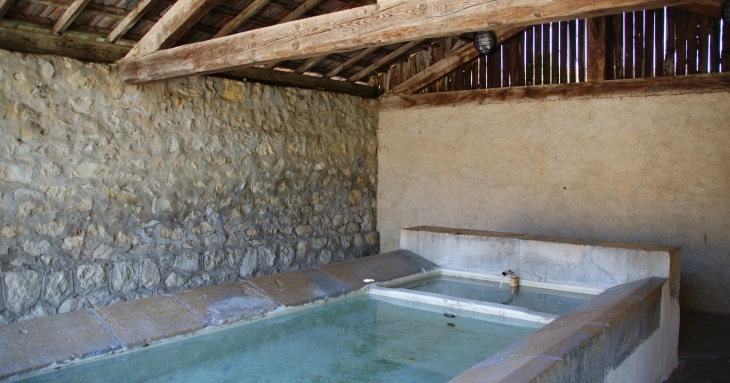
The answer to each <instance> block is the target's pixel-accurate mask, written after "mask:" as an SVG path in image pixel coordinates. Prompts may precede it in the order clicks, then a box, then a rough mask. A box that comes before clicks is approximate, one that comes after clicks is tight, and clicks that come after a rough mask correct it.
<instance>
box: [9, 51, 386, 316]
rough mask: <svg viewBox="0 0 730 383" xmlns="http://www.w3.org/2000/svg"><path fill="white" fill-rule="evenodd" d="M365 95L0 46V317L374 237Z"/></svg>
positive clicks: (373, 242) (266, 268) (293, 261)
mask: <svg viewBox="0 0 730 383" xmlns="http://www.w3.org/2000/svg"><path fill="white" fill-rule="evenodd" d="M376 125H377V102H376V101H374V100H364V99H361V98H358V97H353V96H346V95H338V94H333V93H327V92H319V91H313V90H299V89H293V88H280V87H269V86H263V85H260V84H252V83H245V82H237V81H229V80H223V79H220V78H214V77H194V78H190V79H181V80H174V81H169V82H165V83H156V84H151V85H144V86H125V85H123V84H122V83H121V82H120V81H119V79H118V76H117V72H116V67H115V66H113V65H100V64H85V63H83V62H79V61H76V60H72V59H68V58H61V57H57V56H38V55H24V54H19V53H11V52H7V51H2V50H0V267H1V269H0V290H2V291H1V293H0V323H4V322H12V321H16V320H24V319H29V318H33V317H38V316H44V315H49V314H54V313H62V312H68V311H73V310H78V309H83V308H86V307H100V306H105V305H108V304H111V303H115V302H118V301H121V300H128V299H135V298H140V297H146V296H150V295H158V294H166V293H170V292H174V291H180V290H187V289H192V288H197V287H201V286H206V285H214V284H219V283H226V282H232V281H235V280H240V279H246V278H250V277H253V276H261V275H266V274H271V273H276V272H281V271H288V270H295V269H298V268H302V267H311V266H316V265H321V264H326V263H330V262H335V261H339V260H343V259H349V258H356V257H361V256H363V255H368V254H373V253H377V252H379V250H378V241H379V239H378V234H377V233H376V232H375V219H376V216H375V188H376V182H377V178H376V175H377V174H376V167H377V163H376V149H377V144H376Z"/></svg>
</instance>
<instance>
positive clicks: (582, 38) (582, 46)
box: [578, 19, 605, 82]
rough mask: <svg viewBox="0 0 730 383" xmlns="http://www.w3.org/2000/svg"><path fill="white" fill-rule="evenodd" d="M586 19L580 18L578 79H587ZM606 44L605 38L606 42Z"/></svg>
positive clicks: (582, 80)
mask: <svg viewBox="0 0 730 383" xmlns="http://www.w3.org/2000/svg"><path fill="white" fill-rule="evenodd" d="M586 22H587V20H586V19H580V20H578V81H579V82H584V81H586ZM603 43H604V44H605V39H604V42H603Z"/></svg>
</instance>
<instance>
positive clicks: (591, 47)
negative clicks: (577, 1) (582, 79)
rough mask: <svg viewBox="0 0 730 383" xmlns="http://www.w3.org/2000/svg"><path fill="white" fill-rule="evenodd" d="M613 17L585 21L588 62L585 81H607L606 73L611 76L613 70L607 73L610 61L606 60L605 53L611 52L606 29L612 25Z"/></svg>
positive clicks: (611, 47)
mask: <svg viewBox="0 0 730 383" xmlns="http://www.w3.org/2000/svg"><path fill="white" fill-rule="evenodd" d="M612 17H613V16H609V17H594V18H592V19H588V20H587V29H588V31H587V32H588V47H587V49H588V62H587V63H586V75H587V81H602V80H605V79H607V78H608V77H607V76H606V75H607V74H608V73H611V75H613V69H610V71H609V65H611V62H612V61H610V60H609V61H607V60H606V55H607V52H611V51H612V50H613V46H612V44H613V39H612V34H610V33H607V32H608V30H607V28H608V27H609V26H612V24H613V19H612Z"/></svg>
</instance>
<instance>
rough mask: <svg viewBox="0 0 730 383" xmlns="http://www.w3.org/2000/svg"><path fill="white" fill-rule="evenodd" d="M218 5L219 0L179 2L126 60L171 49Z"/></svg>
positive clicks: (187, 0) (180, 0) (186, 0)
mask: <svg viewBox="0 0 730 383" xmlns="http://www.w3.org/2000/svg"><path fill="white" fill-rule="evenodd" d="M216 4H218V0H179V1H178V2H176V3H175V4H174V5H173V6H172V7H170V9H168V10H167V13H165V16H162V18H161V19H160V21H158V22H157V23H155V25H154V26H153V27H152V29H150V30H149V32H147V34H146V35H144V37H143V38H142V40H140V41H139V42H138V43H137V45H135V46H134V48H132V50H131V51H130V52H129V54H128V55H127V57H125V59H137V58H141V57H143V56H145V55H149V54H150V53H153V52H155V51H157V50H160V49H165V48H169V47H171V46H172V45H174V44H175V43H176V42H177V40H179V39H180V38H181V37H182V35H183V34H185V32H187V31H188V30H189V29H190V27H192V26H193V24H195V23H197V22H198V20H200V19H201V18H203V16H205V14H206V13H208V11H210V10H211V8H213V7H214V6H215V5H216ZM208 41H213V40H208Z"/></svg>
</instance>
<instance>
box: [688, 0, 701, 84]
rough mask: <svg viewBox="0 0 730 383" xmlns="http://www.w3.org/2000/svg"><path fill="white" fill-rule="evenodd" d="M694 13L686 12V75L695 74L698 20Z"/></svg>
mask: <svg viewBox="0 0 730 383" xmlns="http://www.w3.org/2000/svg"><path fill="white" fill-rule="evenodd" d="M697 16H698V15H697V14H696V13H694V12H687V74H697V69H698V68H697V67H698V65H697V61H698V59H699V57H698V56H699V55H698V48H699V46H698V41H697V40H698V38H699V19H698V17H697Z"/></svg>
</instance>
